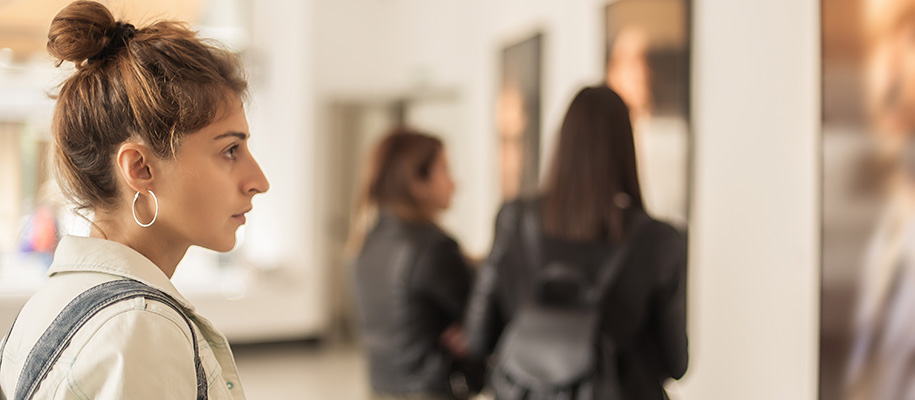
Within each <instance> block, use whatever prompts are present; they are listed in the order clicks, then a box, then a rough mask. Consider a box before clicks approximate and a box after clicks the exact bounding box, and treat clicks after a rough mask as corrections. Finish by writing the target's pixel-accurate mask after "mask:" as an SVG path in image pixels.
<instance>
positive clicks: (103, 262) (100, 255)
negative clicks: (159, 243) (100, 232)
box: [48, 236, 194, 311]
mask: <svg viewBox="0 0 915 400" xmlns="http://www.w3.org/2000/svg"><path fill="white" fill-rule="evenodd" d="M62 272H101V273H106V274H109V275H115V276H119V277H123V278H128V279H133V280H136V281H139V282H141V283H144V284H146V285H149V286H152V287H153V288H155V289H159V290H161V291H163V292H165V293H166V294H168V295H169V296H171V297H172V298H174V299H175V300H176V301H177V302H178V304H180V305H181V306H182V307H184V308H185V309H187V310H188V311H194V306H193V305H191V303H190V302H189V301H187V299H186V298H185V297H184V296H182V295H181V293H179V292H178V289H176V288H175V285H173V284H172V281H171V280H169V279H168V277H167V276H165V273H164V272H162V270H161V269H159V267H157V266H156V264H153V262H152V261H150V260H149V259H148V258H146V257H145V256H143V255H142V254H140V253H139V252H137V251H136V250H134V249H132V248H130V247H128V246H126V245H123V244H121V243H118V242H113V241H110V240H105V239H98V238H89V237H80V236H65V237H64V238H63V239H61V241H60V243H59V244H58V245H57V251H55V252H54V262H53V263H52V264H51V267H50V269H48V276H54V275H56V274H59V273H62Z"/></svg>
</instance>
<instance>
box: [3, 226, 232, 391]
mask: <svg viewBox="0 0 915 400" xmlns="http://www.w3.org/2000/svg"><path fill="white" fill-rule="evenodd" d="M48 275H49V276H50V279H48V281H47V283H45V285H44V286H43V287H42V288H41V289H40V290H38V292H37V293H35V295H33V296H32V298H31V299H29V301H28V303H26V305H25V306H24V307H23V309H22V312H21V313H20V314H19V318H18V319H17V321H16V323H15V325H14V328H13V331H12V332H11V334H10V335H9V338H8V341H7V344H6V348H5V349H4V351H3V354H2V357H3V358H2V364H0V366H2V368H0V390H2V394H3V395H4V396H6V398H12V394H13V393H12V392H13V391H14V390H15V388H16V383H17V381H18V380H19V374H20V371H21V370H22V364H23V363H24V362H25V359H26V357H27V356H28V354H29V352H30V351H31V349H32V347H33V346H34V344H35V343H36V342H37V341H38V338H39V337H40V336H41V335H42V334H43V333H44V331H45V330H46V329H47V328H48V326H50V324H51V321H53V320H54V318H55V317H57V315H58V314H59V313H60V312H61V311H62V310H63V308H64V307H65V306H66V305H67V304H68V303H70V301H71V300H73V299H74V298H75V297H76V296H77V295H79V294H80V293H82V292H84V291H86V290H87V289H89V288H91V287H93V286H96V285H98V284H101V283H104V282H108V281H113V280H117V279H125V278H129V279H134V280H137V281H140V282H142V283H145V284H147V285H149V286H152V287H153V288H156V289H159V290H161V291H163V292H165V293H167V294H168V295H170V296H171V297H173V298H174V299H175V300H176V301H177V302H178V304H180V305H181V307H182V308H183V309H184V312H185V314H186V315H187V316H188V318H189V319H190V320H191V323H192V325H194V331H195V333H196V335H197V345H198V347H199V355H200V360H201V363H202V364H203V368H204V371H205V372H206V376H207V383H208V395H209V398H210V399H244V398H245V395H244V391H243V390H242V387H241V383H240V382H239V379H238V370H237V368H236V366H235V359H234V357H233V355H232V350H231V349H230V348H229V343H228V342H227V341H226V338H225V336H224V335H223V334H222V333H220V332H219V331H218V330H216V328H215V327H213V325H212V324H211V323H210V322H209V321H207V320H206V319H204V318H203V317H201V316H199V315H197V314H196V313H195V312H194V306H193V305H191V304H190V303H189V302H188V301H187V299H185V298H184V296H182V295H181V293H179V292H178V290H177V289H175V287H174V286H173V285H172V283H171V281H170V280H169V279H168V277H167V276H165V274H164V273H163V272H162V271H161V270H160V269H159V268H158V267H156V265H155V264H153V263H152V261H150V260H149V259H147V258H146V257H144V256H143V255H141V254H140V253H138V252H136V251H135V250H133V249H131V248H130V247H127V246H125V245H122V244H120V243H117V242H112V241H108V240H103V239H94V238H85V237H75V236H68V237H65V238H64V239H63V240H62V241H61V242H60V244H59V245H58V247H57V251H56V253H55V255H54V262H53V264H51V268H50V269H49V271H48ZM196 388H197V376H196V372H195V369H194V350H193V347H192V343H191V332H190V330H189V329H188V325H187V323H186V322H185V321H184V319H183V318H182V317H181V315H179V314H178V313H177V312H176V311H175V310H174V309H172V308H171V307H169V306H167V305H165V304H162V303H160V302H158V301H152V300H150V301H147V300H146V299H145V298H142V297H139V298H134V299H129V300H124V301H121V302H118V303H115V304H113V305H112V306H110V307H108V308H105V309H104V310H102V311H100V312H99V313H98V314H96V315H95V316H94V317H92V318H91V319H90V320H89V321H88V322H87V323H86V324H85V325H84V326H83V327H82V328H81V329H80V330H79V332H78V333H77V334H76V335H75V336H74V337H73V339H72V341H71V342H70V345H69V346H68V347H67V348H66V350H64V352H63V353H62V355H61V357H60V359H59V360H58V361H57V363H56V364H54V367H53V368H52V369H51V371H50V373H49V374H48V376H47V378H46V379H45V380H44V381H43V382H42V383H41V386H40V387H39V389H38V392H37V393H36V395H35V398H36V399H54V400H63V399H67V400H70V399H82V400H87V399H194V398H196V393H197V390H196Z"/></svg>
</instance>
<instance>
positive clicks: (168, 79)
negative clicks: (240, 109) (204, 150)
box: [47, 1, 247, 209]
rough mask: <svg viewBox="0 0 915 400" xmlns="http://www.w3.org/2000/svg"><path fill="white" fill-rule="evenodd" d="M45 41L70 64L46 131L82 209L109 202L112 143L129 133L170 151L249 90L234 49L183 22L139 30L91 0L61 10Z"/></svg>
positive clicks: (67, 188) (113, 188)
mask: <svg viewBox="0 0 915 400" xmlns="http://www.w3.org/2000/svg"><path fill="white" fill-rule="evenodd" d="M47 47H48V53H50V54H51V56H53V57H55V58H57V59H58V60H59V61H58V62H57V65H58V66H60V64H62V63H63V62H65V61H71V62H73V63H74V65H75V66H76V72H74V73H73V75H72V76H71V77H70V78H68V79H67V80H66V81H64V82H63V83H62V84H61V86H60V92H59V93H58V94H57V104H56V107H55V110H54V119H53V124H52V131H53V135H54V144H55V164H56V170H57V174H58V178H59V181H60V183H61V186H62V187H63V189H64V192H65V193H66V194H67V196H68V197H69V198H70V200H71V201H73V202H74V203H75V204H76V205H77V207H78V208H81V209H86V208H91V209H94V208H98V207H106V206H116V202H117V196H118V185H117V180H116V179H115V174H114V168H113V164H112V157H113V155H114V152H115V151H116V149H117V146H119V145H120V144H122V143H124V142H125V141H126V140H128V139H130V138H136V139H139V140H141V141H142V142H143V143H145V144H147V145H149V146H150V147H151V148H152V150H153V151H154V152H155V153H156V155H157V156H159V157H163V158H166V157H169V158H174V157H175V156H176V154H177V152H178V148H179V147H180V144H181V141H182V139H183V138H184V136H186V135H187V134H189V133H193V132H195V131H197V130H199V129H201V128H203V127H205V126H206V125H208V124H210V123H212V122H213V121H215V120H217V119H218V118H220V117H221V116H222V114H224V113H225V112H226V107H227V106H230V105H231V104H230V102H231V101H232V99H233V95H236V96H238V97H239V98H243V97H244V96H245V93H246V89H247V82H246V80H245V78H244V75H243V70H242V67H241V64H240V62H239V60H238V58H237V57H236V56H235V55H233V54H232V53H230V52H229V51H227V50H225V49H223V48H221V47H218V46H217V45H215V44H212V43H208V42H206V41H204V40H201V39H200V38H198V37H197V35H196V33H195V32H193V31H191V30H190V29H189V28H188V27H187V26H186V25H184V24H182V23H179V22H175V21H159V22H156V23H153V24H152V25H149V26H147V27H143V28H140V29H136V28H134V27H133V26H132V25H130V24H127V23H124V22H118V21H116V20H115V19H114V17H113V16H112V14H111V12H110V11H108V9H107V8H106V7H105V6H104V5H102V4H100V3H97V2H94V1H76V2H73V3H71V4H70V5H68V6H66V7H65V8H64V9H63V10H61V11H60V12H59V13H58V14H57V16H56V17H54V20H53V21H51V27H50V30H49V32H48V46H47Z"/></svg>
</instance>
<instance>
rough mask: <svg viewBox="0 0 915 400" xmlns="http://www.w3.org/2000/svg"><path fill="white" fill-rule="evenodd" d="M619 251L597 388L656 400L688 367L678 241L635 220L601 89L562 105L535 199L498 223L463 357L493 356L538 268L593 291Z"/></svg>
mask: <svg viewBox="0 0 915 400" xmlns="http://www.w3.org/2000/svg"><path fill="white" fill-rule="evenodd" d="M527 212H531V213H533V215H536V217H537V219H536V220H537V221H538V222H537V223H538V224H539V226H538V232H539V235H540V236H542V237H541V238H540V240H539V243H540V244H541V248H539V249H533V250H534V251H538V252H539V253H540V256H539V257H540V258H541V259H542V260H543V261H544V262H541V263H540V265H533V264H535V263H532V262H531V260H532V257H531V255H530V252H531V251H532V249H531V248H530V246H525V244H526V243H529V242H526V238H525V237H522V236H524V234H525V233H526V232H522V229H524V227H523V226H522V224H523V221H522V217H521V216H522V215H525V213H527ZM637 224H638V225H639V229H638V230H639V232H640V233H639V234H638V235H635V234H634V232H633V231H634V230H635V227H636V225H637ZM636 236H637V237H636ZM622 247H627V250H628V253H627V256H626V257H625V259H624V262H623V263H622V264H621V269H620V270H619V271H618V272H617V273H616V279H615V280H613V281H612V283H611V284H609V285H608V287H607V288H606V289H605V290H606V293H603V295H602V296H601V299H602V300H601V301H600V304H599V311H598V312H599V314H600V324H599V325H600V328H599V332H598V334H597V335H598V336H599V343H601V346H600V347H601V348H599V349H595V351H597V352H600V356H598V357H599V360H598V365H600V366H603V367H604V368H601V369H600V370H599V371H598V374H599V380H600V381H601V382H610V381H613V382H618V386H619V387H618V388H614V391H615V392H616V393H619V394H621V395H622V398H625V399H663V398H666V397H667V394H666V393H665V392H664V389H663V383H664V381H665V380H666V379H668V378H680V377H681V376H682V375H683V374H684V373H685V371H686V365H687V339H686V319H685V314H686V305H685V304H686V295H685V292H686V285H685V276H686V248H685V240H684V237H683V235H681V234H680V233H679V232H677V231H676V230H675V229H674V228H672V227H671V226H669V225H667V224H664V223H661V222H658V221H655V220H653V219H651V218H650V217H648V216H647V215H646V214H645V211H644V207H643V205H642V195H641V190H640V188H639V180H638V174H637V171H636V157H635V150H634V146H633V137H632V127H631V123H630V120H629V111H628V109H627V107H626V105H625V104H624V103H623V101H622V100H621V99H620V97H619V96H618V95H617V94H616V93H615V92H613V91H612V90H611V89H609V88H607V87H605V86H600V87H589V88H585V89H583V90H581V91H580V92H579V93H578V94H577V95H576V96H575V99H574V100H573V101H572V103H571V105H570V106H569V110H568V112H567V114H566V116H565V119H564V121H563V124H562V128H561V131H560V134H559V141H558V147H557V149H556V153H555V158H554V159H553V162H552V164H551V165H550V169H549V174H548V176H547V180H546V183H545V185H544V188H543V191H542V193H541V195H540V196H539V197H538V198H535V199H526V200H524V199H522V200H519V201H515V202H512V203H509V204H506V205H505V206H503V208H502V210H501V211H500V212H499V216H498V217H497V221H496V233H495V243H494V245H493V250H492V253H491V254H490V257H489V259H488V260H487V262H486V265H484V267H483V270H482V271H481V272H480V276H479V277H478V280H477V283H476V287H475V288H474V292H473V295H472V298H471V303H470V307H469V312H468V317H467V324H466V329H467V330H466V332H467V336H468V342H469V350H470V353H471V354H473V355H477V356H484V357H485V356H487V355H490V354H493V352H494V350H495V349H496V346H497V344H498V343H499V340H500V336H502V334H503V333H504V332H503V331H505V330H506V328H507V327H508V326H509V324H510V323H511V322H512V319H513V317H515V316H517V315H518V313H519V310H521V309H522V308H524V307H525V306H526V305H527V304H529V301H530V297H531V293H532V292H533V289H532V287H533V285H534V283H535V279H537V278H536V277H537V276H538V272H539V271H538V270H539V269H540V268H541V267H542V266H544V265H547V264H550V263H560V264H563V265H572V266H574V267H576V268H577V269H578V270H579V271H577V272H579V273H580V274H582V275H583V276H585V277H588V278H586V279H590V280H592V281H593V280H596V279H597V277H598V276H600V275H601V271H600V270H601V268H604V267H605V264H604V263H602V262H601V261H602V260H605V259H608V258H612V255H613V254H614V253H615V252H617V251H619V250H620V249H621V248H622ZM606 346H612V347H613V348H614V352H606V351H603V350H605V347H606ZM606 366H612V368H606ZM604 386H607V385H603V386H602V385H601V384H598V385H597V389H595V390H596V392H595V396H594V398H608V397H607V396H608V392H607V391H606V390H609V389H606V388H605V387H604ZM576 398H577V397H576ZM613 398H616V397H613Z"/></svg>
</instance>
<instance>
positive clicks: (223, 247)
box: [200, 235, 235, 253]
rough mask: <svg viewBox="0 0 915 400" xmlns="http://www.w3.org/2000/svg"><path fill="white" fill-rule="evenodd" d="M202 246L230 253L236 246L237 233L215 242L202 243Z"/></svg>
mask: <svg viewBox="0 0 915 400" xmlns="http://www.w3.org/2000/svg"><path fill="white" fill-rule="evenodd" d="M200 247H203V248H205V249H208V250H213V251H216V252H219V253H228V252H230V251H232V249H234V248H235V235H232V237H231V238H226V239H224V240H220V241H218V242H215V243H207V244H206V245H201V246H200Z"/></svg>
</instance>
